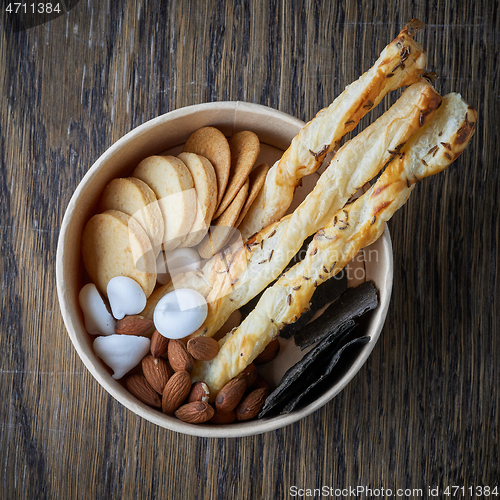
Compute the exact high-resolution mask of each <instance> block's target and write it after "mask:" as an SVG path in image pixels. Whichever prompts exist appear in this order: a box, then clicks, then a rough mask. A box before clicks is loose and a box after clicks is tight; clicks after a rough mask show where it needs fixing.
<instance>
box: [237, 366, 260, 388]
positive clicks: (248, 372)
mask: <svg viewBox="0 0 500 500" xmlns="http://www.w3.org/2000/svg"><path fill="white" fill-rule="evenodd" d="M238 377H245V380H246V383H247V389H248V388H249V387H252V385H253V384H254V382H255V380H256V379H257V369H256V368H255V365H254V364H253V363H250V364H249V365H248V366H247V367H246V368H245V369H244V370H243V371H242V372H241V373H240V374H239V375H238Z"/></svg>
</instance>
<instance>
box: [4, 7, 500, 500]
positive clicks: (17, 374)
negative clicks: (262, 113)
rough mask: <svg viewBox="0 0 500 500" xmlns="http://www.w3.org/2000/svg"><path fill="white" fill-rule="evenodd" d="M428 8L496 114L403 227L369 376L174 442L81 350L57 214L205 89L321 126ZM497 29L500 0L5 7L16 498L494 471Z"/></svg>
mask: <svg viewBox="0 0 500 500" xmlns="http://www.w3.org/2000/svg"><path fill="white" fill-rule="evenodd" d="M412 17H419V18H420V19H422V20H423V21H424V22H425V23H426V25H427V26H426V29H425V30H424V31H423V32H422V33H420V34H418V35H417V39H418V41H420V42H421V43H422V44H423V45H424V46H425V47H426V48H427V51H428V56H429V65H428V66H429V68H430V69H431V70H433V71H436V72H437V73H438V74H439V79H438V80H437V81H436V84H435V85H436V88H437V89H438V90H439V91H440V92H441V93H443V94H444V93H447V92H450V91H458V92H460V93H461V94H462V95H463V96H464V98H465V99H466V100H467V101H468V102H469V103H470V104H472V105H473V106H474V107H475V108H476V109H477V110H478V112H479V116H480V122H479V124H478V127H477V130H476V133H475V136H474V138H473V141H472V143H471V144H470V145H469V147H468V148H467V150H466V151H465V152H464V154H463V155H462V157H461V158H460V159H459V160H458V161H457V162H456V163H455V164H454V165H453V166H452V167H451V168H450V169H449V170H448V171H447V172H445V173H443V174H441V175H439V176H437V177H436V178H433V179H429V180H428V181H426V182H423V183H422V184H421V185H419V186H418V187H417V189H416V190H415V192H414V194H413V195H412V197H411V199H410V200H409V202H408V204H407V205H406V206H405V207H404V208H403V209H402V210H401V211H400V212H399V213H397V214H396V215H395V217H394V218H393V220H392V221H391V222H390V230H391V236H392V239H393V247H394V260H395V269H394V271H395V276H394V294H393V298H392V303H391V307H390V310H389V314H388V317H387V322H386V325H385V327H384V331H383V334H382V336H381V338H380V340H379V342H378V344H377V346H376V347H375V350H374V351H373V354H372V356H371V357H370V358H369V360H368V362H367V363H366V364H365V366H364V367H363V368H362V369H361V371H360V372H359V374H358V375H357V376H356V377H355V379H354V380H353V381H352V383H351V384H349V385H348V387H347V388H346V389H345V390H344V391H343V392H342V393H341V394H340V395H339V396H338V397H337V398H335V399H334V400H333V401H332V402H331V403H329V404H328V405H327V406H325V407H324V408H322V409H321V410H319V411H318V412H316V413H315V414H313V415H312V416H310V417H308V418H306V419H304V420H303V421H301V422H298V423H296V424H294V425H292V426H289V427H286V428H284V429H281V430H278V431H276V432H270V433H267V434H265V435H261V436H255V437H248V438H242V439H232V440H224V439H214V440H209V439H202V438H191V437H187V436H183V435H178V434H176V433H173V432H170V431H166V430H163V429H160V428H158V427H156V426H154V425H152V424H150V423H148V422H146V421H143V420H141V419H139V418H138V417H136V416H135V415H134V414H132V413H131V412H130V411H129V410H127V409H125V408H124V407H122V406H121V405H120V404H118V403H117V402H116V401H114V400H113V399H112V398H111V397H110V396H108V395H107V393H106V392H105V391H104V390H103V389H101V388H100V386H99V385H98V384H97V383H96V382H95V381H94V380H93V378H92V377H91V376H90V374H89V373H88V371H87V370H86V369H85V367H84V366H83V364H82V362H81V361H80V360H79V358H78V357H77V355H76V352H75V351H74V349H73V347H72V345H71V343H70V341H69V339H68V336H67V335H66V331H65V328H64V325H63V322H62V319H61V316H60V314H59V307H58V303H57V297H56V292H55V265H54V264H55V251H56V245H57V237H58V233H59V226H60V223H61V220H62V217H63V214H64V210H65V208H66V206H67V203H68V201H69V199H70V197H71V194H72V192H73V190H74V189H75V187H76V186H77V184H78V182H79V181H80V180H81V178H82V177H83V175H84V174H85V172H86V171H87V170H88V168H89V167H90V165H91V164H92V163H93V162H94V161H95V160H96V159H97V158H98V157H99V155H100V154H102V153H103V152H104V151H105V149H106V148H107V147H108V146H110V145H111V144H112V143H113V142H114V141H116V140H117V139H118V138H120V137H121V136H122V135H123V134H125V133H126V132H128V131H129V130H131V129H132V128H133V127H135V126H137V125H138V124H140V123H143V122H144V121H146V120H148V119H150V118H153V117H155V116H158V115H159V114H161V113H165V112H167V111H170V110H172V109H175V108H178V107H181V106H186V105H190V104H196V103H201V102H206V101H216V100H236V99H239V100H243V101H249V102H255V103H260V104H265V105H268V106H271V107H273V108H277V109H280V110H282V111H284V112H287V113H290V114H292V115H294V116H297V117H299V118H301V119H303V120H308V119H310V118H312V117H313V116H314V115H315V113H316V112H317V111H318V110H319V109H321V108H322V107H324V106H326V105H328V104H329V103H330V102H331V101H332V100H333V99H334V98H335V96H336V95H338V94H339V93H340V92H341V91H342V90H343V88H344V87H345V86H346V85H347V84H348V83H350V82H351V81H353V80H354V79H356V78H357V77H358V76H359V75H360V74H361V73H362V72H363V71H366V70H367V69H368V68H369V67H370V65H371V64H372V63H373V61H374V60H375V59H376V57H377V56H378V53H379V52H380V51H381V50H382V49H383V47H384V46H385V45H386V44H387V43H388V42H389V41H390V40H391V39H392V38H393V37H394V36H395V35H396V34H397V33H398V31H399V29H400V28H401V27H402V26H403V25H404V23H405V21H407V20H409V19H410V18H412ZM499 29H500V18H499V9H498V4H497V2H496V1H494V0H480V1H477V2H466V1H458V2H452V1H451V0H438V1H430V0H427V1H419V2H413V3H409V2H408V3H406V2H400V3H397V4H394V3H393V2H375V1H373V2H372V1H367V2H357V1H347V2H329V1H323V0H322V1H318V2H306V1H298V0H297V1H294V2H282V1H276V0H271V1H265V0H261V1H259V2H250V1H248V0H246V1H244V0H237V1H236V2H234V3H233V2H226V3H225V4H224V3H223V4H220V3H219V2H216V1H215V0H207V1H206V2H196V1H194V0H186V1H182V2H180V1H169V2H160V1H157V0H151V1H150V2H146V3H145V2H143V1H142V0H136V1H126V2H125V0H117V1H113V2H111V1H105V2H83V1H82V2H79V3H78V5H77V6H76V7H75V8H74V9H73V10H71V11H70V12H69V14H68V15H65V16H62V17H60V18H58V19H56V20H54V21H52V22H50V23H48V24H46V25H42V26H38V27H35V28H32V29H30V30H28V31H24V32H20V33H11V32H9V28H8V26H7V24H6V19H5V15H4V16H3V19H2V25H1V28H0V68H2V70H3V71H1V72H0V89H1V95H2V97H3V98H2V100H1V101H0V167H1V175H0V192H1V196H0V198H1V200H2V201H1V203H0V228H1V231H0V248H1V257H0V259H1V268H0V269H1V272H0V276H1V280H2V298H1V313H0V322H1V336H0V399H1V400H2V401H3V402H4V404H3V405H2V408H1V409H0V415H1V417H0V422H1V424H0V426H1V427H0V450H1V451H0V459H1V464H2V465H1V466H2V479H1V480H0V492H1V494H0V497H2V498H82V499H87V498H232V497H234V498H270V499H271V498H287V497H289V496H290V495H289V494H290V487H291V486H293V485H296V486H298V487H302V488H315V487H316V488H320V487H321V486H323V485H326V486H332V487H334V488H345V487H348V486H353V487H355V486H357V485H367V486H370V487H372V488H376V487H381V486H383V487H385V488H396V487H403V488H404V487H411V488H423V489H424V490H426V489H427V487H428V486H438V485H439V486H440V487H441V488H442V487H445V486H447V485H453V484H455V485H459V486H475V485H490V486H492V487H493V486H495V484H496V485H498V483H499V476H498V470H499V466H498V464H499V456H498V448H499V437H498V432H499V415H500V396H499V392H498V387H499V382H500V380H499V378H500V377H499V374H500V369H499V364H498V359H500V342H499V334H500V332H499V321H498V317H499V315H500V312H499V309H498V298H497V297H498V293H499V292H500V283H499V272H498V270H497V266H498V260H499V238H500V222H499V218H498V213H499V202H498V200H499V197H500V192H499V179H498V161H499V159H500V146H499V142H498V139H497V138H498V136H499V134H500V126H499V120H498V112H499V96H500V89H499V87H498V85H499V69H498V68H499V67H500V60H499V53H500V39H499V36H498V33H499ZM395 98H396V95H394V96H390V97H389V99H388V100H387V102H386V103H384V105H383V106H381V109H380V110H375V113H374V114H373V115H372V116H370V117H367V118H366V119H365V120H363V122H362V124H366V123H369V121H370V120H372V119H373V117H374V116H378V114H380V113H381V112H382V110H383V109H384V108H386V107H387V106H388V105H389V104H390V103H391V102H393V100H394V99H395ZM316 497H317V498H319V496H316Z"/></svg>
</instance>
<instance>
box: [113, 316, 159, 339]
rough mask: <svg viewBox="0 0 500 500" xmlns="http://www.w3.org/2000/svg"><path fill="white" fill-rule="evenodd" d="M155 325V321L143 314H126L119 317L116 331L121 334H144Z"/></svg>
mask: <svg viewBox="0 0 500 500" xmlns="http://www.w3.org/2000/svg"><path fill="white" fill-rule="evenodd" d="M153 327H154V323H153V322H152V321H151V320H150V319H147V318H144V317H143V316H139V315H134V316H125V317H124V318H123V319H119V320H118V321H117V322H116V325H115V333H118V334H120V335H138V336H139V337H140V336H144V335H146V333H147V332H148V331H149V330H151V328H153Z"/></svg>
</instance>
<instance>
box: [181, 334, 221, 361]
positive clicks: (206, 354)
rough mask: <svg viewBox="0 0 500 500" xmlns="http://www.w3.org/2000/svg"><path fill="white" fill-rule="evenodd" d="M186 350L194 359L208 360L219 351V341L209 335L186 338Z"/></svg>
mask: <svg viewBox="0 0 500 500" xmlns="http://www.w3.org/2000/svg"><path fill="white" fill-rule="evenodd" d="M187 350H188V352H189V354H191V356H193V358H194V359H199V360H200V361H210V360H211V359H214V358H215V356H217V353H218V352H219V343H218V342H217V341H216V340H214V339H213V338H211V337H195V338H193V339H190V340H188V343H187Z"/></svg>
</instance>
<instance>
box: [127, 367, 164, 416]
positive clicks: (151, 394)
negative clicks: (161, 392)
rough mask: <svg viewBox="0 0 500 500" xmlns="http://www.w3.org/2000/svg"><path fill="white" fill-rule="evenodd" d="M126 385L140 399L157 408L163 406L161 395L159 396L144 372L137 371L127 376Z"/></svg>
mask: <svg viewBox="0 0 500 500" xmlns="http://www.w3.org/2000/svg"><path fill="white" fill-rule="evenodd" d="M125 385H126V387H127V389H128V390H129V391H130V392H131V393H132V394H133V395H134V396H135V397H136V398H137V399H138V400H139V401H142V402H143V403H146V404H147V405H149V406H154V407H155V408H160V407H161V400H160V396H158V394H157V393H156V392H155V390H154V389H153V388H152V387H151V385H150V384H149V383H148V381H147V380H146V377H145V376H144V375H142V373H135V374H134V375H130V376H129V377H127V378H126V379H125Z"/></svg>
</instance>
